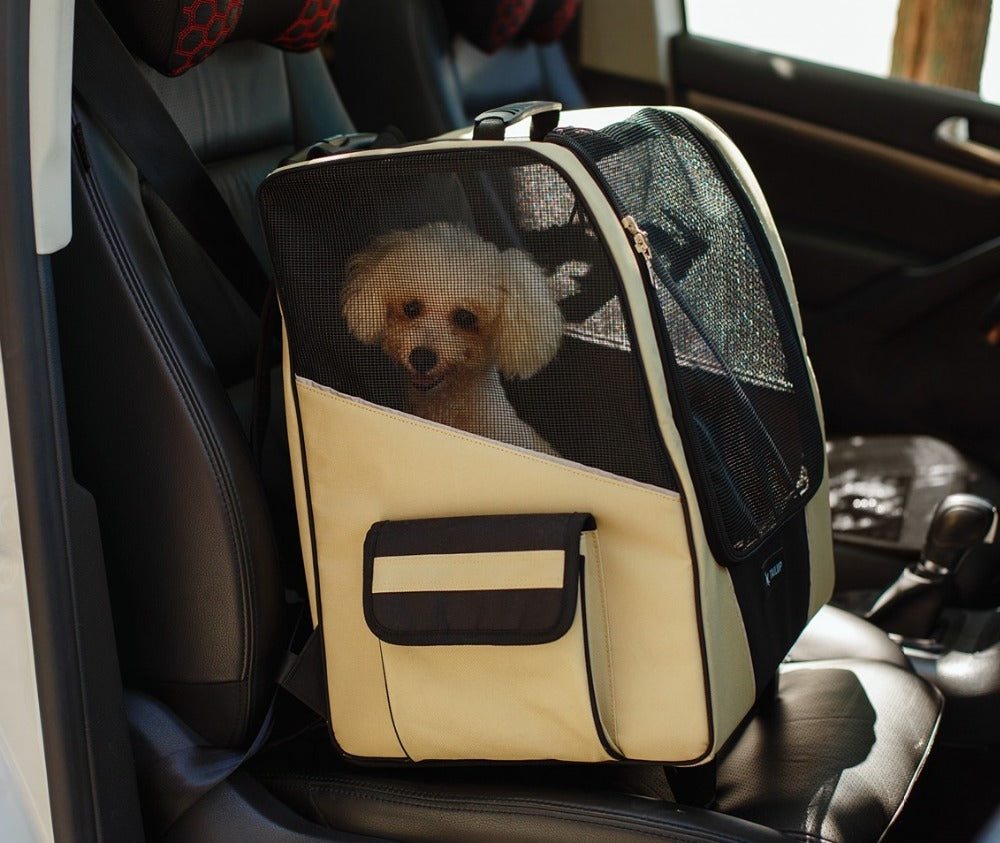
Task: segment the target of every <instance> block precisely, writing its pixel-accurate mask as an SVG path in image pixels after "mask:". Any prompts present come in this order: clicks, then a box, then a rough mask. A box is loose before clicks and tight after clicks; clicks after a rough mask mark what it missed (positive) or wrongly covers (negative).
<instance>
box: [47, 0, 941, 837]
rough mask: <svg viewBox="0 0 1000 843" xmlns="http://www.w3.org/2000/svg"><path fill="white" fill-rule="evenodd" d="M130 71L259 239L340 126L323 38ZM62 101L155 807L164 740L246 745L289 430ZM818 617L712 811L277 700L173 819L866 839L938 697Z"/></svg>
mask: <svg viewBox="0 0 1000 843" xmlns="http://www.w3.org/2000/svg"><path fill="white" fill-rule="evenodd" d="M315 1H316V0H309V2H307V3H306V4H305V6H304V7H303V9H304V10H310V9H312V8H313V5H312V4H314V3H315ZM128 5H129V4H127V3H124V2H119V3H116V4H115V5H114V10H115V11H116V14H115V15H114V20H115V21H116V23H117V24H118V27H119V31H120V32H121V33H123V34H125V35H126V37H128V36H129V35H131V36H132V37H133V38H134V27H131V26H129V25H128V21H129V20H130V18H129V15H131V14H133V13H134V14H135V15H141V16H142V24H143V25H144V26H148V25H152V26H154V28H155V27H157V26H158V27H160V28H161V29H164V28H165V29H166V30H167V31H169V32H174V30H172V29H171V27H173V26H175V21H174V20H173V18H172V16H170V15H166V16H165V18H164V19H163V20H157V21H150V20H149V19H150V17H151V16H153V15H154V10H153V9H151V8H150V7H148V6H145V5H143V7H142V8H141V9H139V8H138V5H139V4H134V5H135V6H136V7H137V8H136V9H134V10H132V9H129V8H128ZM298 5H299V0H291V11H290V12H289V11H288V9H289V4H288V3H287V2H286V3H282V2H281V0H247V3H246V6H247V8H246V10H245V12H244V14H245V15H247V16H251V15H253V16H257V18H256V19H257V20H265V21H266V20H267V19H268V18H269V17H270V18H271V19H273V20H277V21H281V20H285V21H288V20H291V19H293V18H295V17H296V15H297V14H298V13H299V11H301V10H299V9H298V8H297V7H298ZM329 7H330V4H329V3H327V4H326V7H325V8H327V9H329ZM252 29H253V27H250V26H249V25H248V26H247V27H244V26H243V25H242V24H241V26H240V30H238V31H237V34H239V32H240V31H252ZM279 31H280V27H279ZM176 34H177V33H175V35H176ZM175 40H176V39H175ZM128 43H129V45H130V46H131V47H132V48H133V49H134V50H136V51H140V50H141V45H139V44H137V43H136V42H135V41H134V40H130V41H129V42H128ZM144 55H146V57H147V58H149V55H148V54H147V53H144ZM166 58H167V60H169V55H168V56H166ZM144 70H145V72H146V73H147V76H148V78H149V79H150V81H151V83H152V84H153V86H154V88H155V89H156V90H157V92H158V94H159V95H160V97H161V99H162V100H163V102H164V103H165V105H166V106H167V108H168V110H169V111H170V112H171V114H172V115H173V117H174V119H175V120H176V122H177V124H178V125H179V126H180V128H181V129H182V130H183V132H184V134H185V136H186V137H187V138H188V140H189V142H190V144H191V146H192V147H193V148H194V150H195V151H196V152H197V154H198V155H199V156H200V157H201V159H202V161H203V163H204V164H205V166H206V168H207V169H208V171H209V173H210V174H211V175H212V178H213V179H214V180H215V182H216V184H217V186H218V187H219V189H220V191H221V192H222V194H223V196H224V197H225V198H226V200H227V201H228V203H229V204H230V207H231V208H232V209H233V213H234V216H235V217H236V219H237V220H238V221H239V222H240V224H241V225H242V227H243V229H244V232H245V234H246V235H247V238H248V239H249V240H250V241H251V242H252V243H254V244H255V245H256V246H257V248H258V249H259V251H260V254H261V255H263V248H262V246H261V238H260V232H259V231H258V227H257V222H256V215H255V211H254V209H253V208H254V206H253V194H254V190H255V189H256V186H257V184H258V183H259V182H260V180H261V179H262V178H263V176H264V174H265V173H266V172H267V171H268V170H269V169H271V168H272V167H274V166H276V165H277V164H278V163H279V162H280V161H281V159H282V158H283V157H284V156H286V155H287V154H288V153H290V152H292V151H293V150H295V149H297V148H299V147H302V146H305V145H307V144H309V143H311V142H313V141H315V140H316V139H318V138H320V137H323V136H327V135H331V134H334V133H336V132H339V131H345V130H348V129H349V128H350V125H351V124H350V121H349V120H348V118H347V116H346V114H345V111H344V109H343V108H342V106H341V104H340V101H339V99H338V97H337V94H336V91H335V90H334V87H333V85H332V83H331V82H330V79H329V77H328V74H327V71H326V67H325V65H324V63H323V61H322V59H321V58H320V56H319V54H318V53H316V52H315V51H314V52H305V53H301V54H292V53H287V52H282V51H280V50H278V49H276V48H274V47H273V46H268V45H265V44H262V43H257V42H255V41H238V40H236V41H234V42H233V43H231V44H226V45H223V46H221V47H219V48H218V49H217V50H216V52H215V54H214V55H212V56H210V57H209V58H208V59H207V60H206V61H204V63H202V64H199V65H198V66H196V67H194V68H193V69H191V70H190V71H189V72H187V73H185V74H184V75H181V76H178V77H177V78H173V79H168V78H166V77H163V76H160V75H158V74H157V73H156V72H155V71H154V70H152V69H149V68H144ZM136 119H141V118H140V116H139V115H136ZM74 121H75V139H76V155H75V158H74V167H73V188H74V199H73V202H74V237H73V241H72V243H71V244H70V246H69V247H68V248H67V249H66V250H64V252H62V253H61V254H59V255H58V256H56V259H55V261H54V270H55V273H56V284H57V308H58V313H59V328H60V343H61V348H62V361H63V366H64V375H65V384H66V399H67V411H68V415H69V423H70V432H71V439H72V447H73V462H74V471H75V473H76V475H77V477H78V479H79V480H80V482H81V483H82V484H84V485H85V486H86V487H87V488H88V489H89V490H90V491H91V492H92V493H93V495H94V496H95V499H96V501H97V505H98V509H99V517H100V525H101V531H102V539H103V544H104V548H105V554H106V563H107V573H108V579H109V583H110V590H111V595H112V602H113V606H114V613H115V626H116V633H117V639H118V647H119V651H120V656H121V663H122V665H123V671H124V681H125V684H126V688H127V692H128V693H127V696H128V709H129V716H130V726H131V728H132V732H133V740H134V746H135V753H136V759H137V765H138V767H139V768H140V776H141V777H143V779H144V785H145V786H144V788H143V798H144V810H145V813H146V817H147V821H148V822H150V823H151V826H152V827H155V818H156V817H157V816H159V815H162V814H163V812H164V811H165V810H166V809H167V807H168V806H167V803H168V802H169V799H170V797H171V794H170V792H168V791H167V790H166V789H165V788H164V787H162V782H163V781H164V779H163V773H164V764H165V761H164V759H165V758H170V759H173V761H174V762H175V764H174V766H173V767H171V768H170V771H171V775H172V776H173V777H174V778H173V786H174V787H175V792H176V791H177V790H181V791H183V790H184V788H185V787H187V786H188V784H189V782H187V779H186V778H185V777H190V776H193V775H195V772H196V771H192V770H190V769H185V768H184V766H183V764H181V763H179V760H182V759H183V758H184V757H185V752H186V751H187V750H189V749H191V748H192V747H196V746H199V745H201V746H204V745H208V746H214V747H243V746H246V744H247V743H248V742H249V741H250V740H251V739H252V736H253V735H254V734H255V733H256V731H257V729H258V728H259V726H260V722H261V718H262V716H263V713H264V710H265V709H266V707H267V704H268V701H269V699H270V698H271V696H272V693H273V688H274V678H275V674H276V671H277V668H278V665H279V662H280V659H281V657H282V655H283V653H284V645H285V642H286V640H287V639H286V633H285V632H284V631H283V629H284V627H285V626H286V621H287V615H288V610H287V606H286V602H285V599H284V594H285V588H286V587H287V585H288V580H287V578H283V576H282V571H283V570H284V571H294V570H295V569H296V565H297V564H298V560H297V559H296V558H295V541H294V529H293V527H292V518H293V514H292V512H291V511H290V509H289V504H288V501H289V497H288V496H287V491H286V488H287V487H286V483H285V471H286V468H284V467H283V466H282V465H281V461H280V455H281V453H282V440H283V436H284V433H283V431H282V430H281V429H280V424H279V425H276V426H275V429H273V430H272V431H271V435H270V444H269V446H268V448H267V449H266V450H267V453H268V455H269V457H268V459H267V460H266V463H265V476H266V477H267V478H268V483H267V484H266V485H265V483H264V482H263V481H262V480H261V477H260V476H259V474H258V472H257V470H256V468H255V466H254V462H253V459H252V455H251V450H250V448H249V446H248V443H247V434H246V430H247V419H248V406H249V396H250V392H251V377H252V372H253V366H254V359H255V354H256V344H257V334H258V331H257V317H256V315H255V314H254V313H252V312H251V311H250V309H249V308H248V306H247V305H246V304H245V303H244V302H243V300H242V299H240V298H239V297H238V296H237V295H236V294H235V293H234V292H233V291H232V290H231V289H230V287H229V285H228V283H227V282H226V280H225V279H224V278H223V277H222V276H221V274H220V273H219V271H218V270H217V269H216V268H215V267H214V266H213V265H212V263H211V261H210V260H209V259H208V258H207V257H206V256H205V255H204V253H203V252H202V251H201V249H200V248H199V247H198V245H197V243H196V241H195V240H194V238H192V237H191V235H190V234H189V233H188V232H187V231H185V230H184V228H183V227H182V226H181V225H180V224H179V223H178V222H177V220H176V219H175V218H174V217H173V215H172V213H171V212H170V211H169V210H168V209H167V208H166V206H165V205H164V204H163V203H162V202H161V201H160V200H159V199H158V198H157V197H156V196H155V195H153V194H152V192H151V191H150V190H149V188H148V186H145V185H144V184H143V183H142V182H141V180H140V179H139V178H138V176H137V173H136V171H135V168H134V167H133V166H132V164H131V163H130V161H129V160H128V159H127V158H126V157H125V156H124V155H123V154H122V152H121V150H120V149H119V148H118V147H117V146H116V144H115V142H114V140H113V139H112V138H111V137H110V136H109V135H108V134H107V132H106V131H105V130H104V129H103V127H102V126H100V125H98V124H97V123H96V122H95V121H94V120H93V118H92V117H91V115H89V114H88V112H87V109H86V107H85V105H83V104H82V103H79V102H77V103H76V104H75V105H74ZM280 417H281V413H280V412H277V411H275V412H273V413H272V418H273V419H278V420H280ZM268 487H269V488H268ZM269 492H270V493H269ZM283 501H284V503H282V502H283ZM818 618H822V619H824V620H823V621H822V622H821V623H815V624H813V626H812V628H811V629H810V630H808V631H807V633H806V635H805V636H804V637H803V640H802V642H801V643H800V645H799V648H798V653H799V659H801V660H799V661H795V651H793V654H792V661H790V662H789V663H788V664H786V665H785V666H783V668H782V671H781V690H780V694H779V696H778V698H777V700H776V701H775V703H774V705H773V706H771V707H769V708H768V709H767V710H766V711H762V712H760V713H759V714H758V715H757V716H756V717H755V718H754V719H753V720H752V721H751V722H750V723H749V725H748V726H747V728H746V729H745V731H744V732H743V734H742V735H741V736H740V737H739V738H738V739H737V740H736V741H735V743H734V745H733V747H732V749H731V750H730V752H729V753H728V754H727V755H726V756H725V757H724V758H723V759H722V761H721V764H720V767H719V789H718V801H717V803H716V805H715V809H714V810H711V811H707V810H700V809H693V808H690V807H681V806H678V805H677V804H675V803H674V802H673V801H670V796H671V794H670V790H669V787H668V785H667V782H666V779H665V777H664V773H663V770H662V768H659V767H655V766H649V767H623V766H617V765H609V766H601V767H581V766H574V765H560V766H552V767H548V766H534V767H520V766H497V767H486V768H467V767H463V768H457V769H426V768H422V767H421V768H409V769H396V770H372V769H364V768H359V767H355V766H353V765H351V764H349V763H348V762H346V761H345V760H343V759H341V758H339V757H338V756H337V755H336V753H335V752H334V751H333V748H332V745H331V742H330V740H329V737H328V735H327V734H326V731H325V727H324V726H323V725H322V724H318V725H317V724H315V723H314V722H313V721H312V720H311V719H310V718H309V717H308V716H307V715H305V714H303V713H301V712H299V711H298V709H297V708H295V705H293V704H292V703H290V702H289V704H288V706H287V707H286V708H285V709H284V712H283V718H282V724H281V729H280V730H279V734H280V735H282V736H283V738H282V739H281V740H280V741H277V740H276V741H273V742H272V745H271V746H270V747H269V748H268V749H267V750H265V752H263V753H262V754H260V755H259V756H258V757H257V758H255V759H254V760H253V761H252V762H251V763H250V764H248V765H246V766H245V767H244V768H243V769H241V770H240V771H238V772H237V773H236V774H235V775H234V776H232V777H231V778H230V779H229V780H228V781H227V782H226V783H225V784H224V785H223V786H220V787H217V788H215V789H214V790H212V791H211V792H209V793H208V794H207V795H205V796H204V797H202V798H201V799H200V800H198V801H197V802H196V803H195V804H194V805H193V806H192V807H191V808H189V809H188V810H187V811H185V812H184V813H183V815H182V816H181V817H180V819H179V820H177V822H175V823H174V824H173V825H172V827H171V828H170V830H169V832H168V833H167V835H166V837H167V839H176V840H200V839H205V840H209V839H220V837H225V838H230V837H233V836H235V835H236V834H240V835H242V836H243V837H246V838H248V839H271V838H273V837H274V836H276V835H277V834H282V835H286V836H288V837H289V838H290V839H345V836H344V834H343V833H342V832H354V833H356V834H364V835H372V836H384V837H390V838H393V839H400V838H405V839H433V840H466V839H469V838H470V837H475V838H476V839H498V840H499V839H504V840H510V839H538V838H542V837H548V838H551V837H568V836H570V835H574V836H582V837H584V838H587V839H608V838H614V839H618V838H621V839H632V838H634V839H639V838H647V837H649V836H650V835H652V836H654V837H660V838H666V839H669V838H683V839H688V840H690V839H706V840H717V839H719V838H720V837H725V838H730V839H732V838H739V839H762V840H764V839H772V838H775V837H776V834H775V833H774V831H772V830H771V829H777V830H779V831H781V832H785V833H789V834H794V835H798V836H809V837H810V838H811V839H813V838H814V839H829V840H852V841H862V840H876V839H878V838H879V836H880V835H881V834H882V832H883V831H884V830H885V828H886V826H887V825H888V823H889V822H890V821H891V820H892V818H893V816H894V815H895V814H896V812H897V811H898V810H899V809H900V808H901V806H902V803H903V801H904V800H905V798H906V796H907V794H908V792H909V789H910V786H911V785H912V782H913V780H914V779H915V777H916V776H917V774H918V773H919V770H920V768H921V766H922V764H923V761H924V759H925V756H926V753H927V751H928V750H929V746H930V743H931V739H932V736H933V733H934V730H935V728H936V724H937V722H938V718H939V715H940V698H939V695H938V694H937V693H936V692H935V691H934V690H933V689H932V688H931V687H930V686H928V685H927V684H926V683H924V682H923V681H922V680H920V679H919V678H917V677H916V676H915V675H913V674H912V672H910V671H909V670H908V669H906V667H905V666H904V665H905V659H903V658H902V656H901V654H900V653H899V651H898V649H897V648H894V645H892V644H891V643H890V642H889V641H888V640H887V639H886V638H885V636H884V635H882V634H881V633H880V632H879V631H878V630H875V629H874V628H872V627H870V626H869V625H867V624H864V623H863V622H861V621H858V620H857V619H854V618H852V617H850V616H847V615H846V614H844V613H837V612H835V611H834V610H823V611H822V612H821V613H820V615H819V616H818ZM824 624H825V625H826V626H825V628H824ZM851 635H853V636H855V638H854V639H853V643H849V641H850V636H851ZM806 658H808V660H804V659H806ZM341 692H342V693H350V689H349V688H343V689H341ZM442 728H447V724H442ZM297 731H298V732H300V734H298V735H296V736H294V737H293V735H295V733H296V732H297ZM158 782H159V783H160V784H157V783H158ZM651 797H652V798H651Z"/></svg>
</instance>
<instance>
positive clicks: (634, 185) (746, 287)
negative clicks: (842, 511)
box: [550, 109, 823, 559]
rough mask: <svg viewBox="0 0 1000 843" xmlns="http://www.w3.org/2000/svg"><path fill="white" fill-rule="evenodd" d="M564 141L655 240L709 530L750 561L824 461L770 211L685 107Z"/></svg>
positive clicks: (671, 351)
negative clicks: (769, 230) (751, 195)
mask: <svg viewBox="0 0 1000 843" xmlns="http://www.w3.org/2000/svg"><path fill="white" fill-rule="evenodd" d="M550 137H555V138H556V139H558V140H559V141H560V142H562V143H564V144H565V145H567V146H570V147H571V148H573V149H574V150H575V151H577V152H578V153H582V154H583V155H585V156H589V157H590V158H591V159H592V160H593V161H594V162H595V163H596V165H597V169H598V170H599V172H600V175H601V176H602V177H603V179H604V181H605V182H606V186H607V188H608V189H609V190H610V192H611V194H612V195H613V199H614V201H615V202H616V204H617V206H618V208H619V211H620V213H622V214H623V215H624V214H629V215H631V216H633V217H634V218H635V220H636V222H637V224H638V227H639V228H640V229H642V230H643V231H645V233H646V235H647V237H648V241H649V244H650V247H651V251H652V260H651V270H652V271H651V275H652V278H651V282H652V286H653V291H654V297H655V302H656V303H657V304H658V305H659V310H660V312H661V314H662V317H663V323H662V324H663V327H664V328H665V334H666V337H665V340H666V342H665V343H664V344H665V346H667V356H668V358H671V359H670V362H669V363H668V369H669V370H670V371H669V372H668V374H669V376H670V380H671V383H672V395H673V399H674V411H675V415H677V416H678V425H679V427H680V429H681V433H682V437H684V438H685V448H686V452H687V455H688V462H689V464H690V466H691V470H692V474H693V476H694V478H695V482H696V486H697V487H698V494H699V500H700V501H701V505H702V509H703V510H705V511H706V514H707V515H708V516H709V518H708V522H709V535H710V538H713V539H714V540H713V546H714V547H715V549H716V552H717V553H718V552H719V550H720V549H721V550H722V551H723V552H724V556H725V557H728V558H730V559H740V558H743V557H745V556H746V555H747V554H749V553H750V552H752V551H753V550H754V548H756V547H757V546H759V544H760V543H761V542H762V541H763V540H764V539H765V538H766V537H767V536H769V535H771V534H773V532H774V530H775V529H776V528H777V527H778V526H779V525H780V524H781V523H783V522H784V521H785V520H786V519H787V518H788V517H790V516H791V515H792V514H793V513H795V512H798V511H800V510H801V507H802V505H803V504H804V503H805V501H807V500H808V499H809V498H810V497H811V496H812V493H813V492H815V489H816V487H817V486H818V483H819V482H820V479H821V477H822V466H823V443H822V437H821V434H820V429H819V423H818V419H817V414H816V409H815V404H814V401H813V395H812V391H811V388H810V384H809V379H808V375H807V371H806V366H805V362H804V358H803V355H802V351H801V348H800V346H799V344H798V339H797V332H796V330H795V326H794V324H793V322H792V317H791V314H790V310H789V306H788V302H787V299H786V297H785V294H784V291H783V288H782V285H781V279H780V277H779V275H778V272H777V269H776V267H775V265H774V261H773V256H772V255H771V252H770V248H769V246H768V245H767V243H766V241H765V238H764V236H763V232H762V231H761V230H760V226H759V222H758V221H757V218H756V214H755V213H754V212H753V211H752V209H750V208H749V204H748V200H747V198H746V196H745V195H744V194H743V192H742V189H741V188H739V187H738V186H734V185H735V180H734V179H733V176H732V173H731V172H730V171H729V170H728V165H726V164H724V163H723V164H721V165H720V164H719V163H718V162H717V161H716V160H715V157H714V154H713V153H712V152H710V151H709V148H708V147H707V146H706V145H705V144H704V143H703V142H702V141H701V140H700V139H699V138H698V137H696V135H695V134H694V132H693V131H692V130H691V128H690V127H689V125H688V123H687V122H686V121H684V120H683V119H681V118H680V117H678V116H676V115H673V114H670V113H667V112H663V111H659V110H655V109H643V110H642V111H639V112H637V114H636V115H634V116H633V117H632V118H630V119H629V120H627V121H624V122H622V123H618V124H615V125H612V126H609V127H607V128H605V129H603V130H601V131H591V130H585V129H559V130H557V131H556V132H555V133H553V136H550ZM741 203H742V205H741ZM713 528H714V529H713Z"/></svg>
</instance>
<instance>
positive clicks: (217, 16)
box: [101, 0, 340, 76]
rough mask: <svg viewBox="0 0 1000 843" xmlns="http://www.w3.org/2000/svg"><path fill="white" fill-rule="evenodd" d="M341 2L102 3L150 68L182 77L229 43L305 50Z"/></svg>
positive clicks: (326, 28) (156, 0) (202, 0)
mask: <svg viewBox="0 0 1000 843" xmlns="http://www.w3.org/2000/svg"><path fill="white" fill-rule="evenodd" d="M339 3H340V0H146V2H142V0H101V7H102V9H103V10H104V13H105V14H106V15H107V17H108V20H109V21H111V24H112V26H114V28H115V30H117V32H118V35H119V37H120V38H121V39H122V41H124V42H125V45H126V46H127V47H128V48H129V49H130V50H131V51H132V52H133V53H135V54H136V55H137V56H139V58H141V59H142V60H143V61H144V62H146V64H148V65H149V66H150V67H152V68H154V69H155V70H158V71H159V72H160V73H163V74H165V75H166V76H180V75H181V74H182V73H184V72H186V71H188V70H190V69H191V68H192V67H194V66H195V65H196V64H198V63H199V62H202V61H204V60H205V59H206V58H207V57H208V56H209V55H211V53H212V52H213V51H214V50H215V49H216V48H217V47H218V46H219V45H221V44H222V43H224V42H225V41H227V40H230V41H231V40H234V39H245V40H254V41H263V42H264V43H266V44H274V45H275V46H276V47H280V48H281V49H283V50H291V51H294V52H304V51H306V50H311V49H313V48H314V47H317V46H319V44H320V42H322V40H323V38H324V37H325V36H326V35H327V33H328V32H329V31H330V30H331V29H332V28H333V23H334V18H335V16H336V12H337V6H338V5H339Z"/></svg>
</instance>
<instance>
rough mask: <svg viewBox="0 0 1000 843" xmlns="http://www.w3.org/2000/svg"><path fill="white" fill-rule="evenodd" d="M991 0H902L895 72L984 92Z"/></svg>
mask: <svg viewBox="0 0 1000 843" xmlns="http://www.w3.org/2000/svg"><path fill="white" fill-rule="evenodd" d="M991 2H992V0H899V12H898V15H897V18H896V36H895V38H894V39H893V43H892V68H891V70H890V73H891V74H892V75H893V76H901V77H903V78H904V79H912V80H914V81H917V82H926V83H927V84H930V85H942V86H945V87H949V88H961V89H963V90H966V91H974V92H977V93H978V91H979V78H980V75H981V74H982V70H983V54H984V52H985V51H986V30H987V28H988V27H989V23H990V4H991Z"/></svg>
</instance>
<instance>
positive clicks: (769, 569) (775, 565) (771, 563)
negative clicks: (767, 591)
mask: <svg viewBox="0 0 1000 843" xmlns="http://www.w3.org/2000/svg"><path fill="white" fill-rule="evenodd" d="M784 567H785V563H784V562H782V561H781V560H780V559H769V560H768V561H767V562H765V563H764V585H765V586H767V587H768V588H770V586H771V583H773V582H774V581H775V579H777V577H778V574H780V573H781V570H782V568H784Z"/></svg>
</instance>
